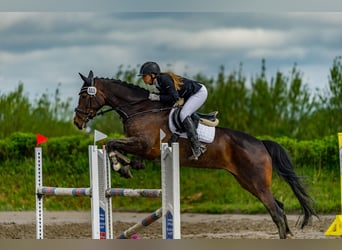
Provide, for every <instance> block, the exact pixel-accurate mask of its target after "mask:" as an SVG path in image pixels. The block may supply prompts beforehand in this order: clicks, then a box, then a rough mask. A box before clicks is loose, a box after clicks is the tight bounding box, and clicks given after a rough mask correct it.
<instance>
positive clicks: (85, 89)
mask: <svg viewBox="0 0 342 250" xmlns="http://www.w3.org/2000/svg"><path fill="white" fill-rule="evenodd" d="M84 93H87V94H88V95H89V96H90V98H89V105H88V106H87V108H88V109H89V110H90V111H87V110H83V109H79V108H75V112H76V113H80V114H83V115H86V117H85V118H83V119H82V121H83V122H84V123H85V124H86V123H88V122H89V121H90V120H92V119H93V118H94V117H96V116H99V115H103V114H105V113H107V112H110V111H113V110H115V111H116V112H117V113H118V114H119V115H120V116H121V118H122V119H123V120H124V121H127V120H128V119H130V118H132V117H135V116H138V115H142V114H146V113H157V112H161V111H168V110H171V109H172V107H166V108H158V109H149V110H143V111H140V112H136V113H133V114H127V113H126V112H125V111H124V110H123V108H124V107H127V106H132V105H136V104H138V103H141V102H144V101H146V99H143V100H139V101H135V102H131V103H127V104H124V105H121V106H117V107H116V108H109V109H106V110H100V111H98V112H96V113H93V112H92V102H93V101H92V100H93V99H94V100H95V102H96V103H97V105H98V107H102V106H104V104H101V103H100V101H99V99H98V97H97V96H96V94H97V89H96V87H95V86H94V79H92V82H91V86H85V87H82V88H81V90H80V92H79V94H78V95H82V94H84Z"/></svg>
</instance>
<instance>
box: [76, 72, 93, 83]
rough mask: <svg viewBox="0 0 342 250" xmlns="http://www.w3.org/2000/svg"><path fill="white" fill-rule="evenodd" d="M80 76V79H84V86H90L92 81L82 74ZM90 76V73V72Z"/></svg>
mask: <svg viewBox="0 0 342 250" xmlns="http://www.w3.org/2000/svg"><path fill="white" fill-rule="evenodd" d="M78 74H79V75H80V77H81V78H82V80H83V82H84V86H90V82H91V81H90V79H89V78H87V77H86V76H84V75H82V74H81V73H78ZM89 74H90V72H89Z"/></svg>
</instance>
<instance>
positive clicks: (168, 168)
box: [35, 143, 181, 239]
mask: <svg viewBox="0 0 342 250" xmlns="http://www.w3.org/2000/svg"><path fill="white" fill-rule="evenodd" d="M88 150H89V170H90V187H80V188H64V187H47V186H43V171H42V167H43V162H42V148H41V147H36V148H35V172H36V173H35V175H36V232H37V235H36V236H37V237H36V238H37V239H43V237H44V223H43V197H44V196H79V197H80V196H88V197H91V222H92V238H93V239H113V219H112V197H114V196H127V197H155V198H160V197H161V198H162V208H160V209H158V210H157V211H155V212H154V213H153V214H151V215H150V216H148V217H146V218H145V219H143V220H142V221H141V222H140V223H137V224H136V225H134V226H133V227H131V228H129V229H128V230H126V231H124V232H123V233H121V234H120V236H119V237H117V238H127V237H128V236H131V235H133V234H134V233H135V232H136V231H137V230H138V229H140V228H142V227H146V226H148V225H149V224H151V223H153V222H154V221H156V220H157V219H159V218H160V217H163V222H162V225H163V239H180V235H181V234H180V195H179V145H178V143H173V144H172V147H168V145H167V143H161V167H162V170H161V173H162V174H161V176H162V177H161V178H162V189H128V188H127V189H125V188H111V169H110V164H109V160H108V157H107V153H106V150H105V149H104V148H103V149H98V148H97V146H95V145H94V146H93V145H90V146H89V147H88Z"/></svg>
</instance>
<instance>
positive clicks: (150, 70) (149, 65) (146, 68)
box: [138, 62, 160, 76]
mask: <svg viewBox="0 0 342 250" xmlns="http://www.w3.org/2000/svg"><path fill="white" fill-rule="evenodd" d="M150 74H155V75H157V76H159V75H160V68H159V65H158V64H157V63H155V62H145V63H144V64H143V65H141V67H140V71H139V75H138V76H143V75H150Z"/></svg>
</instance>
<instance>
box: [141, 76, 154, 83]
mask: <svg viewBox="0 0 342 250" xmlns="http://www.w3.org/2000/svg"><path fill="white" fill-rule="evenodd" d="M142 79H143V81H144V83H146V84H149V85H152V84H153V80H152V76H151V75H143V76H142Z"/></svg>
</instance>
